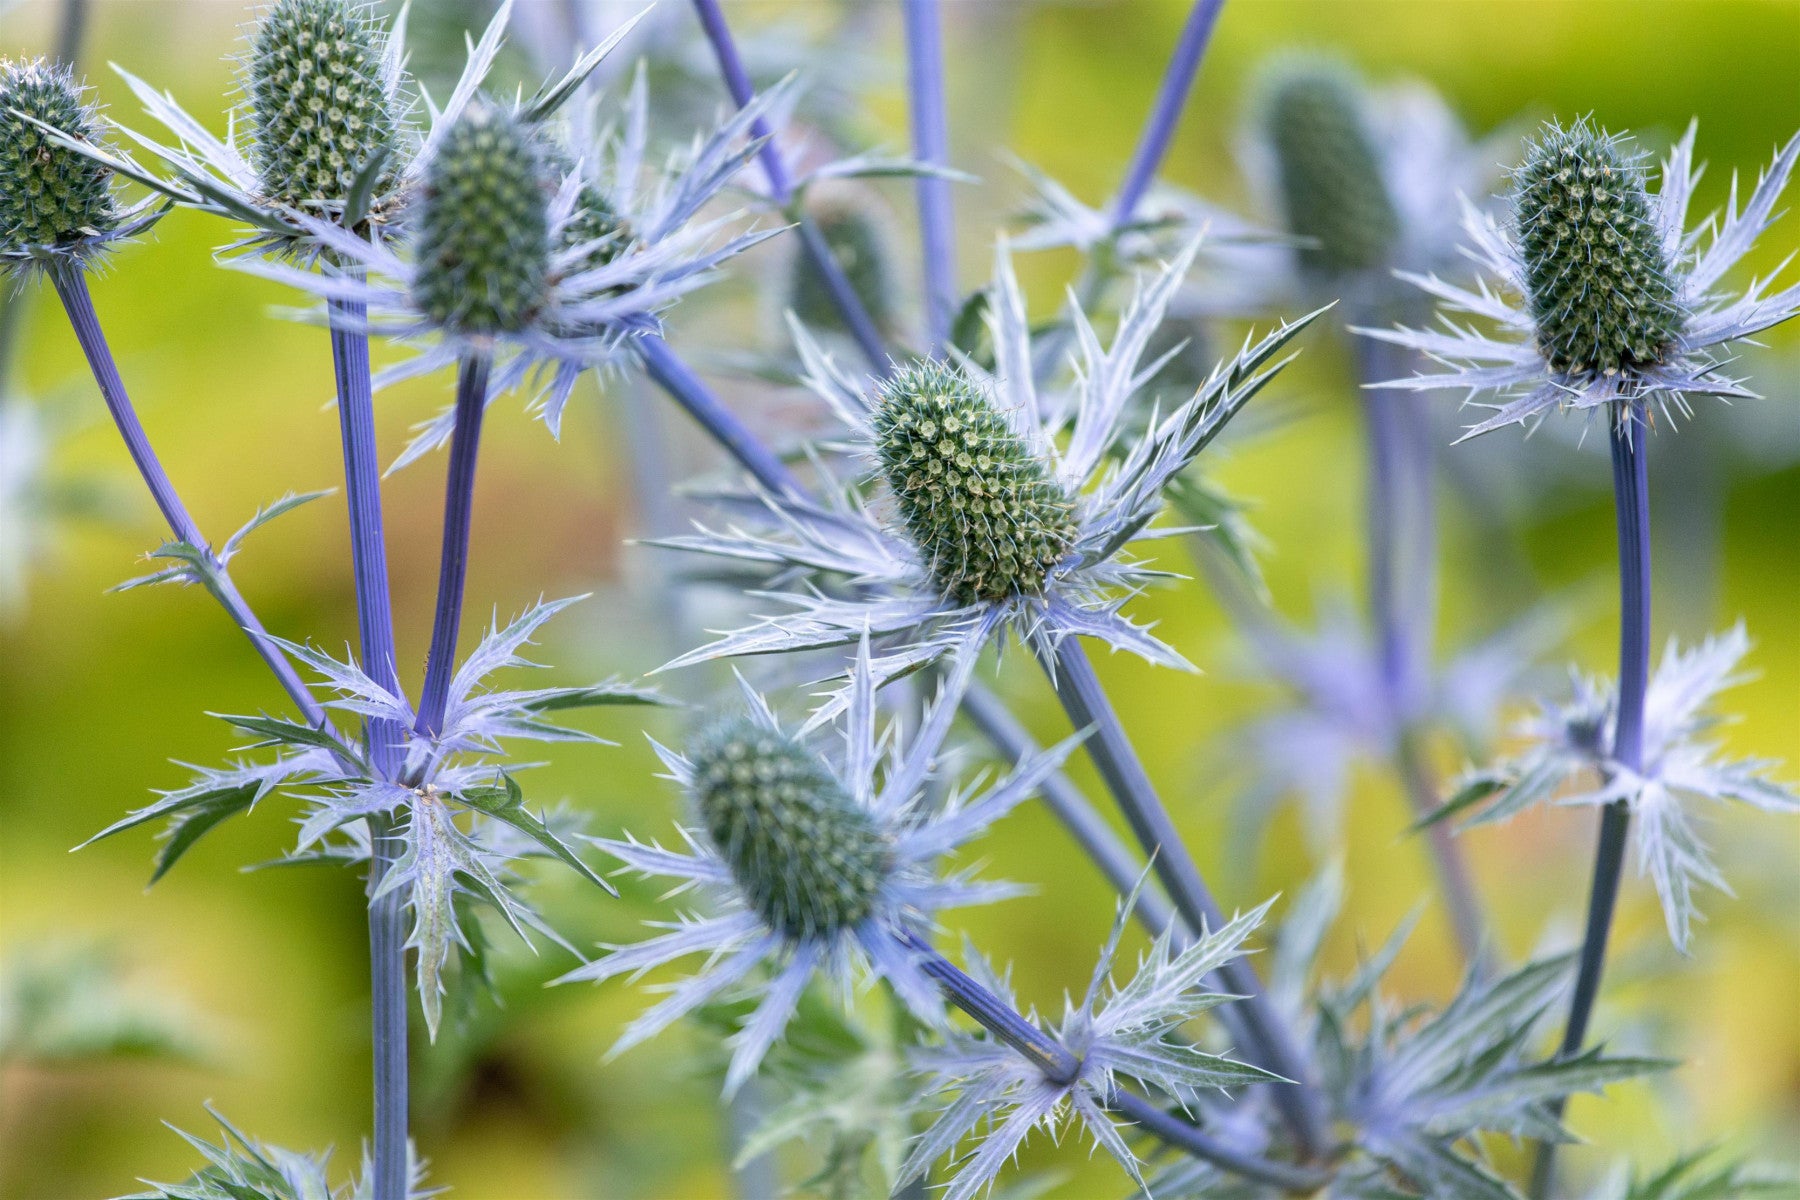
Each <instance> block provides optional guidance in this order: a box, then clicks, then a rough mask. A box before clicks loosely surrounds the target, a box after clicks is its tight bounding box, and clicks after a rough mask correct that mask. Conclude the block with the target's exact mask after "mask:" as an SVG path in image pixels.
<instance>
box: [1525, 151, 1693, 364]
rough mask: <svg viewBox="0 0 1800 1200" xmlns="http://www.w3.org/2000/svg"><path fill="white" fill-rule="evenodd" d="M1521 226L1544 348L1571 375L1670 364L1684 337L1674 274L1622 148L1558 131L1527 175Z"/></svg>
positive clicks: (1638, 174)
mask: <svg viewBox="0 0 1800 1200" xmlns="http://www.w3.org/2000/svg"><path fill="white" fill-rule="evenodd" d="M1513 220H1514V222H1515V224H1516V226H1517V230H1518V242H1519V256H1520V258H1521V260H1522V261H1523V263H1524V268H1525V291H1526V299H1527V301H1528V303H1529V304H1530V306H1531V316H1532V319H1533V321H1534V322H1535V323H1536V326H1537V337H1538V344H1539V348H1540V349H1541V350H1542V351H1543V354H1544V357H1545V359H1547V360H1548V361H1549V363H1550V367H1551V369H1552V370H1554V371H1557V372H1559V373H1562V374H1571V375H1583V374H1603V375H1611V374H1615V373H1617V372H1618V371H1620V370H1622V369H1627V368H1630V367H1633V366H1647V365H1652V364H1656V363H1660V362H1662V361H1663V360H1664V359H1665V358H1666V357H1667V356H1668V353H1669V351H1670V349H1671V348H1672V347H1673V346H1674V345H1675V344H1676V343H1677V341H1678V339H1679V337H1680V335H1681V327H1682V321H1683V314H1682V311H1681V306H1680V304H1679V303H1678V302H1677V299H1676V276H1675V266H1674V264H1672V263H1670V262H1669V261H1668V257H1667V255H1666V254H1665V253H1664V250H1663V246H1662V241H1661V238H1660V236H1659V235H1658V232H1657V229H1656V226H1655V225H1654V224H1653V223H1652V221H1651V216H1650V198H1649V196H1648V195H1647V193H1646V192H1645V189H1644V169H1643V167H1642V166H1641V165H1640V164H1639V163H1638V162H1637V161H1636V159H1635V158H1634V157H1632V156H1630V155H1628V154H1627V153H1625V152H1624V151H1623V150H1622V148H1621V146H1620V143H1619V141H1618V139H1616V138H1613V137H1611V136H1609V135H1607V134H1605V133H1603V132H1601V131H1599V130H1597V129H1595V128H1594V127H1593V126H1591V125H1589V124H1588V123H1587V122H1586V121H1579V122H1577V123H1576V124H1575V125H1573V126H1572V127H1570V128H1568V129H1562V128H1559V127H1556V126H1551V127H1550V128H1549V129H1548V130H1546V132H1545V133H1544V136H1543V137H1541V138H1540V139H1539V140H1538V141H1537V142H1536V143H1534V144H1533V145H1532V146H1531V148H1530V150H1529V151H1528V152H1527V154H1526V158H1525V163H1524V165H1523V166H1522V167H1520V168H1519V170H1518V172H1517V175H1516V178H1515V186H1514V191H1513Z"/></svg>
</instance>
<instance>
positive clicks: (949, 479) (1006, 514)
mask: <svg viewBox="0 0 1800 1200" xmlns="http://www.w3.org/2000/svg"><path fill="white" fill-rule="evenodd" d="M872 427H873V430H874V434H875V453H876V457H877V460H878V461H879V462H880V464H881V473H882V475H883V476H884V477H885V478H886V480H887V483H888V486H889V487H890V488H891V489H892V490H893V493H894V497H895V499H896V500H897V501H898V503H899V509H900V518H901V520H902V522H903V523H904V524H905V526H906V532H907V534H908V536H909V537H910V538H911V539H912V541H913V543H914V545H916V546H917V547H918V548H919V551H920V553H921V555H922V556H923V557H924V559H925V561H926V562H927V563H928V564H929V566H930V569H931V573H932V576H933V578H934V579H935V580H936V581H937V584H938V586H939V587H941V588H942V589H943V590H944V593H945V595H947V596H949V597H950V598H951V599H954V600H956V601H958V602H960V603H963V604H976V603H980V602H982V601H985V600H1005V599H1007V598H1009V597H1013V596H1035V595H1040V594H1042V592H1043V591H1044V585H1045V582H1046V581H1047V580H1048V578H1049V576H1050V572H1051V571H1052V570H1053V569H1054V568H1055V567H1056V565H1057V564H1058V563H1059V562H1061V561H1062V559H1063V557H1064V556H1065V555H1067V554H1068V552H1069V549H1070V547H1071V546H1073V545H1074V542H1075V538H1076V536H1077V534H1078V532H1079V531H1078V529H1077V527H1076V523H1075V518H1074V505H1073V504H1072V503H1071V502H1070V499H1069V496H1068V494H1067V493H1066V492H1064V490H1063V489H1062V487H1061V486H1060V485H1059V484H1058V483H1057V482H1056V480H1055V478H1054V477H1053V476H1052V474H1051V469H1050V464H1048V463H1046V462H1044V461H1043V460H1042V459H1041V458H1039V457H1038V456H1037V455H1036V454H1034V453H1033V452H1032V450H1031V448H1030V447H1029V446H1028V445H1027V443H1026V442H1025V440H1024V439H1023V438H1022V437H1020V436H1019V434H1018V433H1017V432H1016V431H1014V430H1013V428H1012V427H1011V426H1010V425H1009V424H1008V423H1007V420H1006V418H1005V417H1004V416H1003V415H1002V414H1001V413H1000V412H999V411H998V410H997V409H996V408H995V407H994V405H993V403H992V402H991V401H990V400H989V399H988V397H987V396H986V395H984V394H983V392H982V391H981V389H980V388H978V387H977V386H976V384H975V383H974V381H973V380H971V379H970V378H969V377H968V376H967V375H966V374H964V373H963V372H962V371H960V370H958V369H957V368H955V367H950V366H946V365H944V364H942V363H937V362H930V363H923V364H920V365H917V366H914V367H911V368H909V369H907V370H905V371H902V372H901V373H900V374H898V375H896V376H895V377H894V378H893V379H892V380H890V381H889V382H888V383H886V384H885V385H883V387H882V389H881V395H880V400H879V405H878V407H877V408H876V409H875V412H874V415H873V420H872Z"/></svg>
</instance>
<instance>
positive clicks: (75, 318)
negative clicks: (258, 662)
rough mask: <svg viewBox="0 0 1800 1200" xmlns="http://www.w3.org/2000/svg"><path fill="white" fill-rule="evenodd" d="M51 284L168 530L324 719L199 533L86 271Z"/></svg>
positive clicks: (293, 693) (286, 687) (254, 641)
mask: <svg viewBox="0 0 1800 1200" xmlns="http://www.w3.org/2000/svg"><path fill="white" fill-rule="evenodd" d="M47 274H48V275H49V276H50V283H51V286H52V287H54V288H55V289H56V295H57V298H58V299H60V300H61V301H62V305H63V310H64V311H65V312H66V313H67V314H68V316H69V326H70V328H72V329H73V330H74V331H75V340H76V341H77V342H79V343H80V344H81V351H82V354H83V355H84V356H86V358H87V363H88V369H89V370H90V371H92V372H93V375H94V383H95V384H96V385H98V386H99V388H100V395H101V398H102V399H104V400H105V401H106V408H107V411H108V412H110V413H111V414H112V419H113V424H114V425H116V426H117V427H118V430H119V436H120V437H121V438H123V439H124V441H125V449H126V450H127V451H128V452H129V453H130V455H131V461H132V462H133V463H135V464H136V465H137V469H138V474H139V475H140V476H142V478H143V480H144V486H146V487H148V488H149V489H150V496H151V498H152V499H154V500H155V501H156V507H157V509H158V510H160V511H161V513H162V515H163V520H164V521H166V522H167V523H168V526H169V532H170V533H172V534H174V535H175V539H176V540H177V541H180V542H186V543H187V544H188V545H190V546H192V547H194V549H196V550H198V551H199V552H200V553H202V554H203V555H205V556H206V559H207V561H208V567H209V570H208V574H209V576H210V578H209V579H207V580H206V584H207V591H209V592H210V593H212V595H213V597H214V598H215V599H217V600H218V602H219V603H220V605H222V606H223V607H224V609H225V612H226V614H227V615H228V616H229V617H230V618H231V619H232V621H233V622H234V623H235V624H236V625H237V626H238V628H239V629H242V630H243V631H244V635H245V636H246V637H248V638H249V639H250V644H251V646H252V647H254V648H255V650H256V653H257V654H258V655H259V656H260V657H261V658H262V660H263V662H265V663H267V664H268V667H269V670H270V671H272V672H274V674H275V679H276V681H277V682H279V683H280V684H281V688H282V690H283V691H284V692H286V693H287V694H288V698H289V699H290V700H292V701H293V702H294V705H295V707H297V708H298V709H299V710H300V712H301V714H302V715H303V716H304V717H305V718H306V720H307V721H308V723H310V724H313V725H324V724H325V723H326V721H325V710H324V709H322V708H321V707H319V702H318V701H317V700H315V699H313V696H312V693H311V692H310V691H308V690H307V687H306V684H304V683H303V682H301V679H300V676H299V674H298V673H296V672H295V670H294V667H293V664H292V663H290V662H288V660H287V657H286V656H285V655H283V654H282V653H281V651H280V650H278V649H276V647H275V644H274V643H273V642H271V641H270V640H269V635H268V631H267V630H266V629H264V628H263V624H262V622H261V621H260V620H258V619H257V617H256V614H255V613H253V612H251V611H250V606H249V604H248V603H247V602H245V600H244V597H243V595H242V594H241V593H240V592H239V591H238V590H237V585H236V584H235V583H233V582H232V581H231V575H230V574H229V573H228V572H227V571H226V569H225V564H224V563H222V562H220V561H219V559H218V556H217V555H216V554H214V553H213V551H212V548H211V547H210V546H209V545H208V544H207V541H206V539H205V538H203V537H201V536H200V528H199V526H197V525H195V524H194V519H193V518H192V517H190V516H189V515H188V511H187V507H186V505H184V504H182V502H181V496H180V495H179V494H178V493H177V492H176V491H175V485H174V484H173V483H171V482H170V480H169V476H168V472H166V471H164V470H163V466H162V462H161V460H159V459H158V458H157V457H156V451H155V450H153V449H152V448H151V446H150V439H149V437H148V436H147V435H146V434H145V433H144V426H143V424H142V422H140V421H139V420H138V416H137V410H136V409H135V408H133V407H132V404H131V397H130V395H128V394H127V393H126V391H125V383H124V381H123V380H121V379H120V378H119V368H118V365H117V364H116V363H115V362H114V361H113V355H112V348H111V347H110V346H108V345H107V342H106V335H105V333H104V332H103V331H102V330H101V328H100V319H99V317H98V316H97V315H95V313H94V300H93V297H92V296H91V295H90V294H89V292H88V286H87V276H86V275H85V274H83V273H82V271H81V269H80V268H79V267H55V268H52V269H51V270H50V271H48V272H47Z"/></svg>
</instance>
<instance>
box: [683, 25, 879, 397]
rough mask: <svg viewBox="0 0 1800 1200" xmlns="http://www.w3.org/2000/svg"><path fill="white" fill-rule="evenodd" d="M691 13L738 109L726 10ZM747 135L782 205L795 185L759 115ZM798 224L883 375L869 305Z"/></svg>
mask: <svg viewBox="0 0 1800 1200" xmlns="http://www.w3.org/2000/svg"><path fill="white" fill-rule="evenodd" d="M694 12H695V15H697V16H698V17H699V18H700V28H701V29H702V30H703V31H704V32H705V34H706V40H707V41H708V42H709V43H710V44H711V45H712V48H713V56H714V57H715V58H717V59H718V60H719V74H720V75H721V76H723V77H724V80H725V88H726V90H727V91H729V92H730V93H731V100H732V103H734V104H736V105H737V106H738V107H739V108H742V107H744V105H746V104H748V103H750V98H751V96H752V95H754V94H755V93H754V90H753V89H752V88H751V86H750V73H749V72H748V71H747V70H745V69H744V59H743V56H742V55H741V54H739V53H738V48H737V42H736V40H735V39H733V38H732V36H731V26H729V25H727V24H726V23H725V13H724V11H723V10H722V9H721V8H720V7H719V0H694ZM750 133H751V136H752V137H757V138H762V139H763V144H762V149H761V150H760V151H759V152H758V159H759V161H761V163H762V168H763V175H764V177H765V178H767V179H768V181H769V194H770V195H772V196H773V197H774V198H775V202H776V203H777V204H783V205H785V204H787V203H788V201H789V200H791V199H792V198H793V194H794V187H793V183H792V181H791V180H790V179H789V178H788V173H787V166H786V164H784V163H783V162H782V160H781V150H780V148H779V147H777V146H776V145H775V141H774V139H773V138H772V137H771V136H770V133H769V123H768V122H767V121H764V120H762V119H761V118H758V119H757V120H755V121H753V122H752V123H751V125H750ZM795 216H796V218H797V220H798V224H799V234H800V241H801V244H802V245H803V246H804V247H805V248H806V253H807V256H808V257H810V258H811V259H812V263H813V266H814V267H815V268H817V270H818V272H819V278H820V279H822V280H823V281H824V283H825V289H826V290H827V291H829V292H830V293H831V298H832V303H834V304H835V305H836V306H837V309H838V312H839V314H840V315H842V316H843V318H844V325H845V328H847V329H849V331H850V336H851V338H852V339H853V340H854V341H855V342H856V345H857V349H859V350H860V351H862V355H863V357H864V358H866V359H867V360H868V362H869V367H870V369H872V370H873V371H874V372H875V373H876V374H877V375H880V376H883V377H885V376H886V375H887V374H888V373H889V372H890V371H891V370H892V365H891V364H890V363H889V361H888V353H887V348H886V347H885V346H884V345H883V344H882V338H881V330H880V328H879V327H877V326H876V324H875V320H874V318H873V317H871V316H870V315H869V310H868V308H867V307H866V306H865V305H864V304H863V302H862V298H861V297H860V296H858V295H857V294H856V287H855V285H854V284H852V283H851V282H850V277H849V276H848V275H845V274H844V269H843V268H842V267H840V266H839V265H838V261H837V259H836V258H834V257H832V253H831V247H830V246H829V245H827V244H826V241H825V235H824V234H823V233H821V232H819V228H818V226H817V224H815V223H814V222H813V220H812V218H810V217H808V216H806V215H805V214H804V213H799V214H795Z"/></svg>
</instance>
